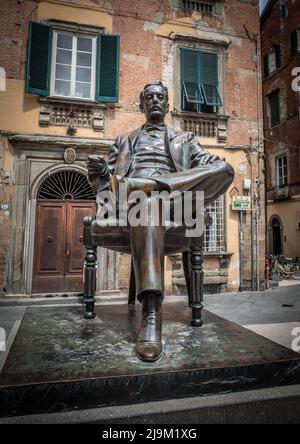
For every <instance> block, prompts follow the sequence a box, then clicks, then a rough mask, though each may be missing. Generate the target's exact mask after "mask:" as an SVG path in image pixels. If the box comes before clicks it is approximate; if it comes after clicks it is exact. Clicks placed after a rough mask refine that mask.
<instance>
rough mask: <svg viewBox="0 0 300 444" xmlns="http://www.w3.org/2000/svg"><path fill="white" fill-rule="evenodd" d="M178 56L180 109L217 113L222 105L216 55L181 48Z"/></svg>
mask: <svg viewBox="0 0 300 444" xmlns="http://www.w3.org/2000/svg"><path fill="white" fill-rule="evenodd" d="M180 58H181V93H182V110H183V111H192V112H204V113H218V108H219V107H220V106H222V100H221V97H220V93H219V75H218V55H217V54H214V53H208V52H202V51H197V50H192V49H184V48H182V49H181V53H180Z"/></svg>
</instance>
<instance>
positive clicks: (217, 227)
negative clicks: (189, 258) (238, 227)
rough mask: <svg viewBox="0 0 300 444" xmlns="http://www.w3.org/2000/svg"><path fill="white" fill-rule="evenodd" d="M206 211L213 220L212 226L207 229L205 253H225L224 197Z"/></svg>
mask: <svg viewBox="0 0 300 444" xmlns="http://www.w3.org/2000/svg"><path fill="white" fill-rule="evenodd" d="M206 211H207V213H208V214H209V215H210V216H211V218H212V225H211V226H209V227H206V231H205V239H204V251H206V252H207V253H220V252H222V251H225V236H224V228H225V227H224V196H221V197H219V198H218V199H217V200H216V201H215V202H213V203H211V204H210V205H208V207H207V210H206Z"/></svg>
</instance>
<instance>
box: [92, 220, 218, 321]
mask: <svg viewBox="0 0 300 444" xmlns="http://www.w3.org/2000/svg"><path fill="white" fill-rule="evenodd" d="M211 224H212V219H211V217H210V216H209V215H208V214H205V226H209V225H211ZM84 245H85V246H86V249H87V251H86V256H85V267H84V277H85V284H84V303H85V306H86V311H85V319H94V318H95V311H94V308H95V293H96V267H97V247H102V248H108V249H110V250H113V251H118V252H123V253H127V254H130V244H129V233H128V228H127V227H119V226H116V227H112V226H107V227H102V226H101V227H100V226H99V225H98V223H97V220H96V218H95V217H94V218H93V217H86V218H85V220H84ZM165 245H166V252H165V255H166V256H168V255H172V254H176V253H182V260H183V269H184V275H185V280H186V286H187V293H188V298H189V305H190V307H191V309H192V322H191V325H192V326H193V327H201V326H202V325H203V321H202V309H203V246H204V235H202V236H201V237H199V238H187V237H186V234H185V229H184V227H183V228H182V230H181V231H179V232H178V228H177V229H176V231H173V230H172V229H169V230H168V231H167V232H166V243H165ZM135 300H136V291H135V276H134V269H133V265H131V275H130V285H129V296H128V304H129V305H134V304H135Z"/></svg>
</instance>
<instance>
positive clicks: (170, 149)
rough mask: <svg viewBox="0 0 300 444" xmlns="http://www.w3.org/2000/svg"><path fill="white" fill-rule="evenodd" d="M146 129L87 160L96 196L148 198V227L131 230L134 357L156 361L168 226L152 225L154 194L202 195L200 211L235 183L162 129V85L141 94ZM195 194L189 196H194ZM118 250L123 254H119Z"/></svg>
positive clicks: (195, 145) (216, 161) (222, 168)
mask: <svg viewBox="0 0 300 444" xmlns="http://www.w3.org/2000/svg"><path fill="white" fill-rule="evenodd" d="M140 109H141V111H142V112H143V113H144V114H145V116H146V122H145V124H144V125H143V126H142V127H141V128H139V129H137V130H135V131H133V132H131V133H129V134H126V135H122V136H120V137H118V139H117V140H116V142H115V143H114V145H113V146H112V147H111V150H110V153H109V158H108V161H107V162H106V161H105V159H104V158H103V157H101V156H90V157H89V160H88V172H89V181H90V183H91V185H92V187H93V189H94V192H95V194H98V195H99V193H101V192H102V191H103V190H107V189H110V190H112V191H113V192H114V193H115V194H116V195H118V192H119V187H120V184H126V185H127V189H128V190H129V191H136V190H141V191H143V192H145V193H146V195H147V199H146V201H145V203H144V205H146V207H147V208H149V212H148V215H149V223H148V224H146V225H143V226H142V225H139V226H130V228H129V230H128V236H129V237H130V253H131V255H132V261H133V267H134V275H135V282H136V293H137V298H138V300H139V301H140V302H141V303H142V325H141V329H140V332H139V335H138V338H137V344H136V355H137V357H138V358H139V359H141V360H143V361H146V362H155V361H157V360H158V359H160V357H161V356H162V354H163V345H162V316H161V313H162V301H163V298H164V255H165V235H166V227H165V226H163V224H156V225H155V224H154V225H153V224H151V223H150V222H151V217H152V216H151V210H150V209H151V208H152V207H151V203H152V200H153V199H154V198H155V197H152V194H153V193H152V192H153V191H156V192H157V191H158V192H160V191H164V190H165V191H168V192H174V191H177V192H180V193H183V192H186V191H190V192H192V193H194V194H195V193H196V192H197V191H203V192H204V206H207V205H208V204H209V203H211V202H213V201H214V200H216V199H217V198H218V197H219V196H220V195H222V194H224V193H225V192H226V190H227V189H228V187H229V186H230V184H231V183H232V181H233V178H234V171H233V168H232V167H231V166H230V165H229V164H228V163H226V162H225V161H224V160H222V159H220V158H219V157H218V156H215V155H212V154H210V153H208V152H207V151H204V150H203V149H202V147H201V146H200V144H199V142H198V141H197V140H196V139H195V137H194V135H193V134H192V133H190V132H179V133H175V132H174V131H173V130H172V129H171V128H168V127H167V126H166V125H165V116H166V114H167V113H168V111H169V103H168V90H167V88H165V87H164V85H163V84H162V82H161V81H157V82H154V83H152V84H150V85H146V86H145V88H144V90H143V91H142V92H141V95H140ZM194 194H193V195H194ZM120 251H122V249H120Z"/></svg>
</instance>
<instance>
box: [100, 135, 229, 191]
mask: <svg viewBox="0 0 300 444" xmlns="http://www.w3.org/2000/svg"><path fill="white" fill-rule="evenodd" d="M142 128H143V127H141V128H138V129H137V130H135V131H133V132H131V133H129V134H126V135H121V136H119V137H118V138H117V140H116V142H115V143H114V144H113V145H112V147H111V149H110V152H109V158H108V168H109V173H110V174H109V176H107V177H106V178H105V180H104V183H103V185H102V186H101V187H100V188H99V189H98V192H100V191H103V190H105V189H107V188H108V187H109V186H110V177H111V176H112V175H117V176H120V177H125V176H126V175H127V174H128V172H129V170H130V167H131V162H132V158H133V153H134V146H135V143H136V141H137V139H138V136H139V134H140V131H141V130H142ZM166 148H167V149H168V150H169V154H170V158H171V160H172V162H173V164H174V167H175V170H176V172H175V173H171V174H166V175H162V176H158V177H152V179H153V180H155V181H156V182H158V183H162V184H164V186H165V187H166V188H167V189H168V190H169V191H170V192H172V191H176V190H180V191H186V190H190V189H192V188H193V187H194V186H196V185H197V183H198V182H199V179H200V178H202V179H204V177H207V176H211V175H214V174H216V173H217V174H226V175H228V174H229V175H231V176H234V170H233V168H232V167H231V165H229V164H228V163H227V162H225V161H224V160H217V161H215V162H214V163H213V164H208V165H201V160H202V159H203V156H206V155H208V154H209V153H208V152H207V151H205V150H204V149H203V148H202V147H201V145H200V144H199V142H198V140H196V138H195V136H194V134H193V133H191V132H179V133H176V132H175V131H174V130H172V129H171V128H168V127H166Z"/></svg>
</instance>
